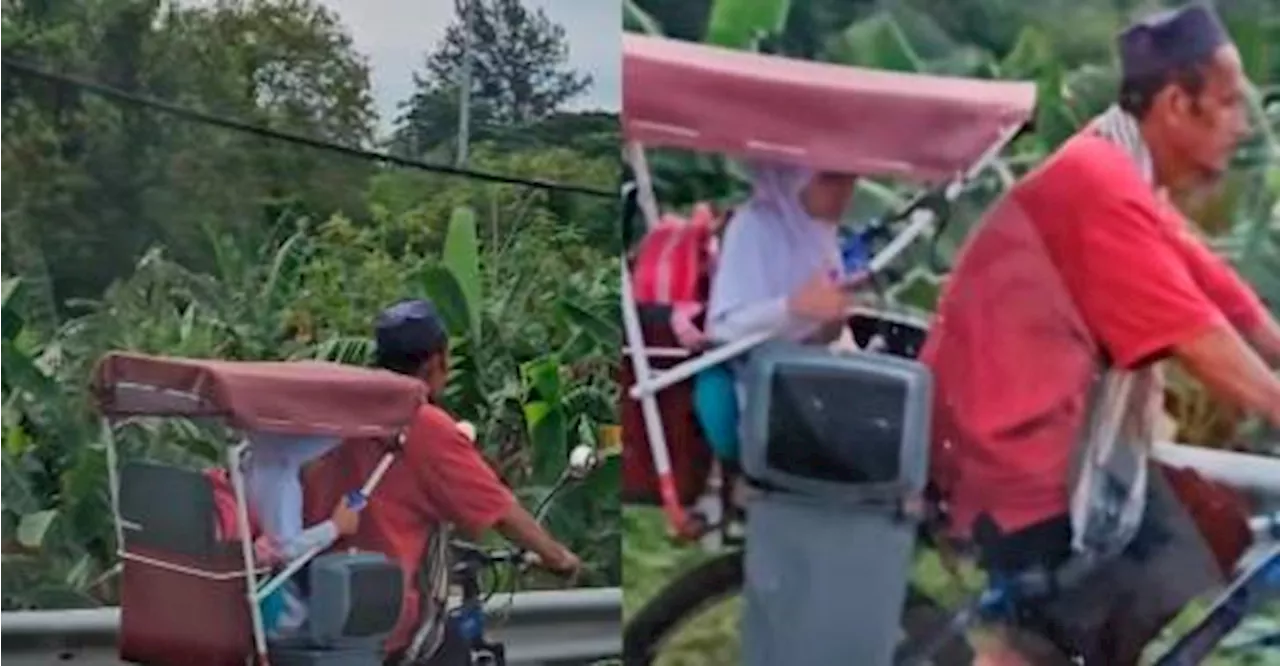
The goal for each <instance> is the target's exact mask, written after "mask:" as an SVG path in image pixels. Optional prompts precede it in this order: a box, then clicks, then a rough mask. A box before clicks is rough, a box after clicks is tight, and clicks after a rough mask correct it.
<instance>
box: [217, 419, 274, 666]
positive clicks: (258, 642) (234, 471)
mask: <svg viewBox="0 0 1280 666" xmlns="http://www.w3.org/2000/svg"><path fill="white" fill-rule="evenodd" d="M248 448H249V440H247V439H245V440H242V441H241V442H240V443H239V444H236V445H235V446H233V447H231V448H229V449H228V450H227V465H228V466H229V469H228V470H227V471H228V472H229V473H230V474H231V486H232V488H233V489H234V490H235V493H236V519H237V521H238V522H239V523H240V554H241V555H242V556H243V557H244V584H245V601H247V602H248V603H249V617H250V619H251V620H252V622H253V646H254V649H255V650H256V652H257V654H258V664H259V666H268V665H269V664H270V663H271V661H270V659H269V658H268V656H267V633H266V630H265V629H264V628H263V626H262V608H260V607H259V606H258V599H257V597H256V596H255V594H254V593H255V592H256V591H257V589H258V573H257V569H258V567H257V563H256V562H255V561H254V557H253V532H252V531H251V530H250V529H249V498H248V495H247V493H246V492H245V482H244V471H243V470H241V469H240V456H241V455H242V454H243V453H244V451H245V450H246V449H248Z"/></svg>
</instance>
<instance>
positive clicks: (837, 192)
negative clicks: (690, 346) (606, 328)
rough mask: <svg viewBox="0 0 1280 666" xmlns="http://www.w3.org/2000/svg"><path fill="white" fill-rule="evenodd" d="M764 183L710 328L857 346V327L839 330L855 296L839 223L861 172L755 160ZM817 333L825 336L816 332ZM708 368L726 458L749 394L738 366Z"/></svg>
mask: <svg viewBox="0 0 1280 666" xmlns="http://www.w3.org/2000/svg"><path fill="white" fill-rule="evenodd" d="M751 171H752V180H753V185H754V189H753V192H752V195H751V198H750V200H748V201H747V203H746V204H744V205H743V206H742V207H741V208H739V209H738V211H737V212H736V213H735V214H734V216H733V218H732V219H731V220H730V221H729V223H728V228H727V229H726V231H725V236H724V242H723V244H722V245H721V247H720V254H719V258H718V260H717V268H716V272H715V276H714V277H713V278H712V282H711V298H710V304H709V307H708V312H707V334H708V336H709V337H710V338H711V339H713V340H715V341H717V342H730V341H732V340H736V339H739V338H742V337H746V336H748V335H752V334H754V333H757V332H761V331H769V332H774V333H777V334H779V335H781V336H784V337H786V338H788V339H791V340H797V341H815V342H820V343H824V344H825V343H830V342H832V341H833V340H835V341H836V344H835V345H833V346H836V347H840V348H856V345H854V343H853V336H852V335H851V334H850V333H849V329H848V327H847V326H843V325H841V326H839V330H838V331H837V332H836V333H835V334H834V335H818V336H815V333H827V331H825V330H823V329H824V327H825V326H826V325H829V324H840V323H842V322H843V320H844V318H845V313H846V310H847V308H848V306H849V298H848V295H847V294H846V293H845V291H844V290H843V289H842V288H841V281H842V280H843V279H844V278H845V271H844V262H843V261H842V260H841V256H840V241H839V235H838V231H839V223H840V218H841V217H842V216H843V214H844V210H845V207H846V206H847V205H848V203H849V198H850V196H851V195H852V193H853V185H854V182H855V179H854V177H853V176H848V175H844V174H825V173H823V174H816V175H815V174H813V173H812V172H811V171H809V170H808V169H804V168H802V167H795V166H789V165H784V164H756V165H752V166H751ZM815 337H817V338H818V339H817V340H814V338H815ZM737 364H738V362H732V363H730V364H728V365H720V366H716V367H712V368H708V369H706V370H704V371H702V372H701V373H699V374H698V375H697V377H696V378H695V379H694V405H695V409H694V411H695V414H696V415H697V418H698V421H699V423H700V424H701V425H702V430H703V433H704V434H705V435H706V437H707V440H708V443H709V444H710V445H711V447H712V449H714V450H715V451H716V454H717V456H718V457H719V458H720V459H721V460H723V461H733V460H736V459H737V457H738V424H739V419H738V415H739V413H740V406H741V403H742V402H743V401H744V400H745V395H744V394H743V393H742V391H741V386H739V385H738V383H737V381H736V380H735V378H734V372H733V369H732V367H731V366H736V365H737Z"/></svg>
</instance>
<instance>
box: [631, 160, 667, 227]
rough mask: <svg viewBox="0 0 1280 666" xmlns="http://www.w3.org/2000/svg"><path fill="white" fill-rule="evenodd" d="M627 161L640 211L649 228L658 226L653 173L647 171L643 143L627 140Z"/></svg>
mask: <svg viewBox="0 0 1280 666" xmlns="http://www.w3.org/2000/svg"><path fill="white" fill-rule="evenodd" d="M627 161H628V162H630V163H631V170H632V172H633V173H634V174H635V177H636V187H637V188H639V191H638V192H637V193H636V201H637V202H638V203H639V204H640V212H641V213H643V214H644V221H645V223H646V226H647V227H648V228H649V229H652V228H654V227H656V226H658V219H659V217H660V214H659V210H658V198H657V196H656V195H655V194H654V193H653V175H652V174H651V173H649V159H648V157H646V156H645V153H644V145H643V144H641V143H640V142H638V141H628V142H627Z"/></svg>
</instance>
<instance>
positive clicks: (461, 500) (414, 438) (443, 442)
mask: <svg viewBox="0 0 1280 666" xmlns="http://www.w3.org/2000/svg"><path fill="white" fill-rule="evenodd" d="M405 455H406V457H407V458H408V460H406V462H407V463H408V464H410V465H413V466H414V469H416V470H419V473H420V475H421V479H422V484H423V488H424V489H425V490H426V492H427V493H428V494H429V495H430V496H431V499H432V503H433V504H434V505H435V506H436V507H437V508H438V509H439V511H440V512H441V513H442V514H443V516H442V517H443V518H444V519H446V520H448V521H450V522H452V523H454V524H456V525H458V526H459V527H460V528H462V529H463V530H464V531H465V532H467V533H469V534H471V535H478V534H480V533H482V532H484V531H485V530H488V529H496V530H497V531H498V532H499V533H501V534H502V535H503V536H505V537H507V538H508V539H510V540H511V541H513V542H515V544H516V545H518V546H520V547H522V548H525V549H528V550H530V551H532V552H533V553H535V554H537V555H538V557H539V558H541V559H542V562H543V564H544V565H545V566H546V567H547V568H549V569H552V570H555V571H568V570H571V569H576V568H577V561H578V560H577V557H575V556H574V555H573V553H572V552H571V551H569V549H568V548H565V547H564V546H563V545H561V544H560V543H559V542H557V541H556V540H555V539H554V538H553V537H552V536H551V535H550V534H548V533H547V531H546V530H544V529H543V528H542V526H541V525H539V524H538V523H537V521H535V520H534V519H533V516H531V515H529V512H528V511H526V510H525V509H524V507H522V506H520V503H519V502H518V501H516V498H515V496H514V495H513V494H512V493H511V490H510V489H508V488H507V487H506V486H505V485H503V483H502V481H501V480H500V479H498V475H497V474H495V473H494V471H493V469H491V468H490V467H489V465H488V463H486V462H485V460H484V458H483V456H481V455H480V452H479V451H477V450H476V448H475V445H474V444H473V443H472V442H471V441H470V440H469V439H468V438H467V436H466V435H465V434H464V433H463V432H462V430H461V429H459V428H458V425H457V422H455V421H454V420H453V418H452V417H450V416H449V415H448V414H446V413H445V412H444V411H443V410H440V409H437V408H435V407H426V408H423V409H421V410H420V411H419V415H418V418H417V420H416V421H415V423H414V426H413V430H412V431H411V435H410V439H409V441H407V442H405Z"/></svg>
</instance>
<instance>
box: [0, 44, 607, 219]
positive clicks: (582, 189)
mask: <svg viewBox="0 0 1280 666" xmlns="http://www.w3.org/2000/svg"><path fill="white" fill-rule="evenodd" d="M0 62H2V63H3V65H4V68H5V69H6V70H12V71H13V72H16V73H18V74H20V75H26V76H30V77H33V78H37V79H43V80H45V81H50V82H53V83H57V84H61V85H68V86H72V87H75V88H79V89H81V90H84V91H86V92H89V93H92V94H94V95H98V96H99V97H105V98H107V99H111V100H114V101H116V102H123V103H125V104H130V105H133V106H140V107H144V108H147V109H151V110H153V111H159V112H161V113H166V114H169V115H171V116H177V117H179V118H183V119H186V120H190V121H193V122H197V123H203V124H206V125H213V126H216V127H221V128H223V129H228V130H232V131H235V132H243V133H245V134H253V135H256V136H260V137H263V138H267V139H272V140H276V141H283V142H285V143H294V144H298V145H303V146H308V147H311V148H316V149H319V150H327V151H330V152H334V153H340V154H342V155H346V156H348V157H355V158H359V159H364V160H370V161H373V162H383V163H386V164H394V165H396V166H402V167H408V168H411V169H420V170H422V171H430V172H433V173H441V174H446V175H450V176H462V177H464V178H473V179H476V180H485V181H489V182H493V183H503V184H506V185H523V186H525V187H534V188H538V189H543V190H554V191H559V192H573V193H575V194H585V195H588V196H593V197H601V198H608V199H613V198H616V196H617V194H616V193H614V192H611V191H609V190H600V189H596V188H593V187H587V186H585V185H571V184H564V183H556V182H553V181H547V180H541V179H536V178H519V177H516V176H504V175H501V174H495V173H487V172H484V171H476V170H473V169H465V168H462V167H457V166H449V165H445V164H432V163H430V162H423V161H421V160H414V159H409V158H407V157H399V156H396V155H392V154H390V153H382V152H377V151H373V150H363V149H360V148H352V147H350V146H344V145H342V144H339V143H333V142H331V141H322V140H320V139H313V138H311V137H307V136H303V135H301V134H295V133H293V132H282V131H280V130H275V129H270V128H267V127H262V126H260V125H253V124H250V123H246V122H242V121H239V120H232V119H230V118H221V117H218V116H214V115H210V114H207V113H203V112H201V111H196V110H194V109H188V108H185V107H182V106H178V105H176V104H172V103H170V102H166V101H163V100H159V99H155V98H153V97H146V96H143V95H137V94H134V93H131V92H128V91H126V90H121V89H120V88H115V87H112V86H108V85H105V84H102V83H98V82H96V81H90V80H88V79H83V78H80V77H76V76H70V75H67V74H58V73H55V72H51V71H49V70H46V69H43V68H40V67H37V66H35V65H32V64H29V63H25V62H21V61H17V60H13V59H11V58H4V59H2V60H0Z"/></svg>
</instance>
